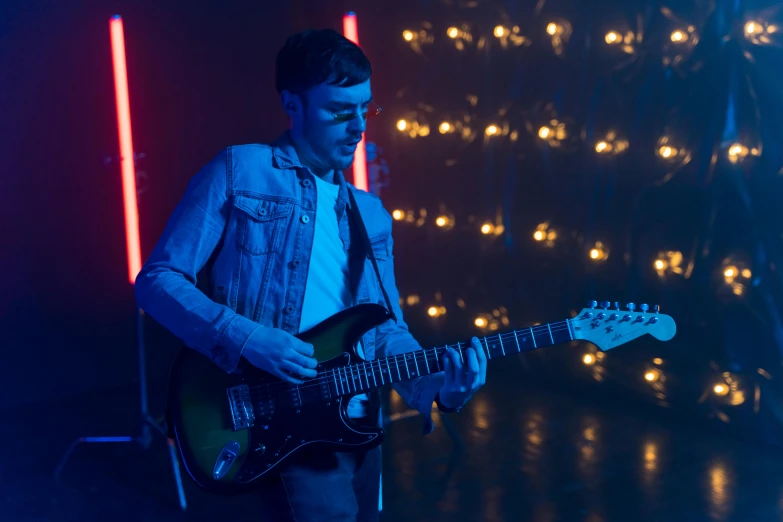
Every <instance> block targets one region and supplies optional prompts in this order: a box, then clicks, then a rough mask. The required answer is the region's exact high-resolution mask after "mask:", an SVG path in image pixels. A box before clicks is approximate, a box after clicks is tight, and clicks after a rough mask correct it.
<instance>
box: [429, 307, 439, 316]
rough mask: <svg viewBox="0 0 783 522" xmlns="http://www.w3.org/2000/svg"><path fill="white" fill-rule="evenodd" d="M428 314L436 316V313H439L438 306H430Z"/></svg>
mask: <svg viewBox="0 0 783 522" xmlns="http://www.w3.org/2000/svg"><path fill="white" fill-rule="evenodd" d="M427 315H429V316H430V317H435V316H436V315H438V308H437V307H435V306H430V307H429V308H428V309H427Z"/></svg>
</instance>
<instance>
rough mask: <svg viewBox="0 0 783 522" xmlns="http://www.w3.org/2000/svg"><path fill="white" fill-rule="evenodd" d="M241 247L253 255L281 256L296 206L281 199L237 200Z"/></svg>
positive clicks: (238, 234)
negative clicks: (279, 254)
mask: <svg viewBox="0 0 783 522" xmlns="http://www.w3.org/2000/svg"><path fill="white" fill-rule="evenodd" d="M234 210H235V214H236V216H237V246H238V247H239V248H241V249H242V250H243V251H245V252H247V253H248V254H250V255H254V256H258V255H262V254H269V253H271V252H280V250H282V248H283V238H284V236H285V229H286V227H287V226H288V223H289V220H290V218H291V214H292V212H293V211H294V204H293V203H291V202H289V201H279V200H277V199H266V198H257V197H250V196H237V197H235V198H234Z"/></svg>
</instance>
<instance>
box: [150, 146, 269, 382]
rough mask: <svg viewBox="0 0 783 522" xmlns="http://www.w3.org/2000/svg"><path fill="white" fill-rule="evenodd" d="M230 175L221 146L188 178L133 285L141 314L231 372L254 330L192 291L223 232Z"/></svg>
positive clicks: (243, 319)
mask: <svg viewBox="0 0 783 522" xmlns="http://www.w3.org/2000/svg"><path fill="white" fill-rule="evenodd" d="M230 174H231V149H230V148H227V149H224V150H223V151H221V152H220V153H219V154H218V155H217V156H216V157H215V158H213V159H212V161H210V162H209V163H208V164H207V165H206V166H204V168H202V169H201V170H200V171H199V172H198V173H197V174H196V175H195V176H194V177H193V178H192V179H191V181H190V183H189V184H188V187H187V190H186V191H185V194H184V196H183V198H182V200H181V201H180V202H179V204H178V205H177V207H176V208H175V210H174V212H173V214H172V215H171V217H170V218H169V221H168V223H167V224H166V227H165V229H164V231H163V235H162V236H161V238H160V240H159V241H158V243H157V244H156V245H155V248H154V249H153V251H152V253H151V254H150V256H149V258H148V259H147V261H146V263H145V264H144V266H143V268H142V269H141V272H140V273H139V275H138V277H137V278H136V284H135V294H136V302H137V304H138V306H139V307H140V308H141V309H142V310H144V312H145V313H147V314H149V315H150V316H151V317H152V318H154V319H155V320H156V321H158V322H159V323H160V324H161V325H162V326H163V327H164V328H166V329H167V330H169V331H170V332H171V333H172V334H174V335H175V336H176V337H178V338H179V339H181V340H182V341H183V343H185V344H186V345H187V346H188V347H190V348H193V349H195V350H197V351H199V352H201V353H202V354H204V355H206V356H207V357H209V358H210V359H211V360H212V361H213V362H214V363H215V364H217V365H218V366H219V367H220V368H222V369H223V370H225V371H226V372H232V371H234V370H235V369H236V367H237V364H238V363H239V358H240V357H241V355H242V350H243V348H244V346H245V344H246V343H247V340H248V338H249V337H250V335H251V334H252V333H253V332H254V331H255V330H256V329H258V328H260V325H258V324H257V323H255V322H253V321H251V320H250V319H248V318H246V317H244V316H242V315H239V314H237V313H235V312H234V311H233V310H231V309H230V308H229V307H227V306H224V305H221V304H218V303H216V302H214V301H213V300H212V299H210V298H209V297H208V296H207V295H205V294H204V293H203V292H202V291H201V290H199V289H198V288H196V274H197V273H198V272H199V271H200V270H201V269H202V268H203V267H204V265H205V264H206V263H207V261H208V260H209V258H210V256H211V255H212V253H213V252H214V251H215V249H216V248H218V246H219V245H220V243H221V241H222V238H223V234H224V231H225V228H226V223H227V221H228V216H229V211H230V202H229V198H228V195H229V193H230V192H229V186H228V180H229V179H230Z"/></svg>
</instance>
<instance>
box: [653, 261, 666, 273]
mask: <svg viewBox="0 0 783 522" xmlns="http://www.w3.org/2000/svg"><path fill="white" fill-rule="evenodd" d="M665 268H666V261H664V260H663V259H656V260H655V269H656V270H663V269H665Z"/></svg>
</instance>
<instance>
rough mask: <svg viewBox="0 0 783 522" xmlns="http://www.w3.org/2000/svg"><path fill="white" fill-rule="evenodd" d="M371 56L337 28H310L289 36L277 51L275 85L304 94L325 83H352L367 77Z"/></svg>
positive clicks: (363, 80) (279, 89) (365, 79)
mask: <svg viewBox="0 0 783 522" xmlns="http://www.w3.org/2000/svg"><path fill="white" fill-rule="evenodd" d="M371 74H372V67H371V66H370V60H369V59H368V58H367V56H366V55H365V54H364V52H363V51H362V50H361V49H360V48H359V46H358V45H356V44H355V43H353V42H352V41H350V40H349V39H347V38H346V37H344V36H343V35H341V34H340V33H338V32H337V31H335V30H334V29H318V30H315V29H310V30H307V31H304V32H302V33H299V34H295V35H293V36H290V37H289V38H288V39H287V40H286V42H285V45H284V46H283V48H282V49H280V51H279V52H278V53H277V61H276V64H275V86H276V87H277V92H278V93H281V92H283V91H284V90H286V91H290V92H292V93H294V94H300V95H301V94H304V93H305V92H306V91H308V90H309V89H311V88H313V87H315V86H316V85H319V84H322V83H329V84H331V85H341V86H345V87H350V86H353V85H357V84H360V83H362V82H365V81H367V80H368V79H369V78H370V75H371Z"/></svg>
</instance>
